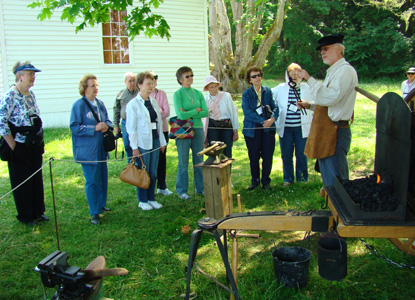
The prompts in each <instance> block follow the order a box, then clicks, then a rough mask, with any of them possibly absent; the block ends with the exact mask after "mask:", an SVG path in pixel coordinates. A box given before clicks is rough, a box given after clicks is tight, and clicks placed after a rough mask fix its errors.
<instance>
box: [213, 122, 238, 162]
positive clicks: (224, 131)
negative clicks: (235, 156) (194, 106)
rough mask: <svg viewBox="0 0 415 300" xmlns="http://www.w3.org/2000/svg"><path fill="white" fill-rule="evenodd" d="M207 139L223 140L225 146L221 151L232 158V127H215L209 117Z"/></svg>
mask: <svg viewBox="0 0 415 300" xmlns="http://www.w3.org/2000/svg"><path fill="white" fill-rule="evenodd" d="M207 140H208V142H209V145H210V142H212V141H218V142H224V143H225V144H226V148H225V150H224V151H223V153H224V154H225V155H226V157H228V158H232V146H233V129H232V128H215V125H214V124H213V120H212V119H209V125H208V132H207Z"/></svg>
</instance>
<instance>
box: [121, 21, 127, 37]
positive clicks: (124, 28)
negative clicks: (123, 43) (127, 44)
mask: <svg viewBox="0 0 415 300" xmlns="http://www.w3.org/2000/svg"><path fill="white" fill-rule="evenodd" d="M120 35H121V36H128V34H127V26H126V25H125V24H124V23H120Z"/></svg>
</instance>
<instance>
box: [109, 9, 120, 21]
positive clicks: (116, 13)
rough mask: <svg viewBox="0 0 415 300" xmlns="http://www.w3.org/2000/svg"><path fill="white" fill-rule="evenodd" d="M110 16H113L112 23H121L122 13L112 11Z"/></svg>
mask: <svg viewBox="0 0 415 300" xmlns="http://www.w3.org/2000/svg"><path fill="white" fill-rule="evenodd" d="M110 15H111V22H119V21H120V18H119V15H120V13H119V12H118V11H117V10H112V11H111V12H110Z"/></svg>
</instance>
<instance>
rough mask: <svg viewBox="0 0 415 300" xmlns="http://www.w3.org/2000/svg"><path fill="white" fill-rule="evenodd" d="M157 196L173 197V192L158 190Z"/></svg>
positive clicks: (166, 189)
mask: <svg viewBox="0 0 415 300" xmlns="http://www.w3.org/2000/svg"><path fill="white" fill-rule="evenodd" d="M157 194H162V195H164V196H170V195H173V192H171V191H169V189H168V188H165V189H164V190H162V189H157Z"/></svg>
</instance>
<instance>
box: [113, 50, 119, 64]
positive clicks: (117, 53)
mask: <svg viewBox="0 0 415 300" xmlns="http://www.w3.org/2000/svg"><path fill="white" fill-rule="evenodd" d="M113 53H114V55H113V56H112V58H113V60H114V62H113V63H114V64H120V63H121V51H114V52H113Z"/></svg>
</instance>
